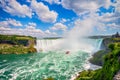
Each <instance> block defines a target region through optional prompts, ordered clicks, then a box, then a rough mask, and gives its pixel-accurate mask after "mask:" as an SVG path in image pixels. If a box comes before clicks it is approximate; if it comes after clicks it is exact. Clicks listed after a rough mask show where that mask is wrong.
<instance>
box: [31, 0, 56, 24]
mask: <svg viewBox="0 0 120 80" xmlns="http://www.w3.org/2000/svg"><path fill="white" fill-rule="evenodd" d="M31 7H32V9H33V11H34V12H35V13H36V14H37V15H38V17H39V19H40V20H41V21H43V22H52V23H53V22H55V21H56V19H57V15H58V14H57V13H56V12H55V11H50V10H49V8H48V6H46V5H44V4H43V3H42V2H37V1H36V0H32V2H31Z"/></svg>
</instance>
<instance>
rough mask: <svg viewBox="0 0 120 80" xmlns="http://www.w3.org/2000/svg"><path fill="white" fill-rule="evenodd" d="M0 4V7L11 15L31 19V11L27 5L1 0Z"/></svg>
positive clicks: (13, 0) (12, 0)
mask: <svg viewBox="0 0 120 80" xmlns="http://www.w3.org/2000/svg"><path fill="white" fill-rule="evenodd" d="M0 3H1V4H0V7H2V8H3V10H4V11H6V12H8V13H10V14H11V15H15V16H19V17H25V16H28V17H32V10H31V9H30V8H29V7H28V6H27V5H25V4H24V5H21V4H20V3H19V2H17V1H16V0H1V1H0Z"/></svg>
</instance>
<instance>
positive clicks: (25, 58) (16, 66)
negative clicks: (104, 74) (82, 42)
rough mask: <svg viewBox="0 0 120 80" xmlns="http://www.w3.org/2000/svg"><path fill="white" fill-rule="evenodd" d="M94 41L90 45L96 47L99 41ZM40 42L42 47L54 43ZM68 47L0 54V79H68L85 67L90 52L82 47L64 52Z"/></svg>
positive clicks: (48, 46)
mask: <svg viewBox="0 0 120 80" xmlns="http://www.w3.org/2000/svg"><path fill="white" fill-rule="evenodd" d="M95 41H96V43H95ZM95 41H93V43H95V44H93V43H92V45H93V46H95V47H96V48H97V46H98V44H99V43H100V41H98V42H97V40H95ZM41 42H42V43H40V44H42V46H43V47H44V49H46V47H47V48H50V47H51V45H54V43H51V42H52V41H48V40H46V41H41ZM60 42H61V41H60ZM43 43H45V44H43ZM56 44H59V41H58V42H57V41H56V42H55V45H56ZM52 47H53V46H52ZM54 47H55V46H54ZM70 49H71V48H67V49H64V50H63V49H61V50H56V49H55V50H51V51H47V52H39V53H37V54H22V55H15V54H9V55H1V54H0V80H21V79H22V80H42V79H45V78H48V77H53V78H54V79H55V80H70V79H71V77H73V76H74V75H75V74H77V73H78V72H79V71H82V70H83V69H85V67H86V66H85V64H88V63H87V59H88V58H89V57H90V54H89V53H87V52H85V50H83V51H82V49H79V50H75V51H72V49H71V52H70V53H69V54H66V50H70ZM93 49H94V48H93ZM93 49H90V50H93ZM86 50H87V49H86ZM87 66H90V65H87Z"/></svg>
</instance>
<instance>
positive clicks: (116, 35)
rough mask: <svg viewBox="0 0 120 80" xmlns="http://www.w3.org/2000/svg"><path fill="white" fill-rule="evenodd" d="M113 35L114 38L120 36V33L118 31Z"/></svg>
mask: <svg viewBox="0 0 120 80" xmlns="http://www.w3.org/2000/svg"><path fill="white" fill-rule="evenodd" d="M112 37H113V38H118V37H119V38H120V35H119V33H118V32H117V33H116V34H114V35H112Z"/></svg>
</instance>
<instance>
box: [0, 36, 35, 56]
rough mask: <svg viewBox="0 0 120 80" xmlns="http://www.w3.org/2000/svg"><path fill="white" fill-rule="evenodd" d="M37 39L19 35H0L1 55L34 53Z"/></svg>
mask: <svg viewBox="0 0 120 80" xmlns="http://www.w3.org/2000/svg"><path fill="white" fill-rule="evenodd" d="M34 44H35V38H32V37H28V36H17V35H0V54H13V53H14V54H20V53H21V54H22V53H34V52H36V49H35V48H34Z"/></svg>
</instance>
